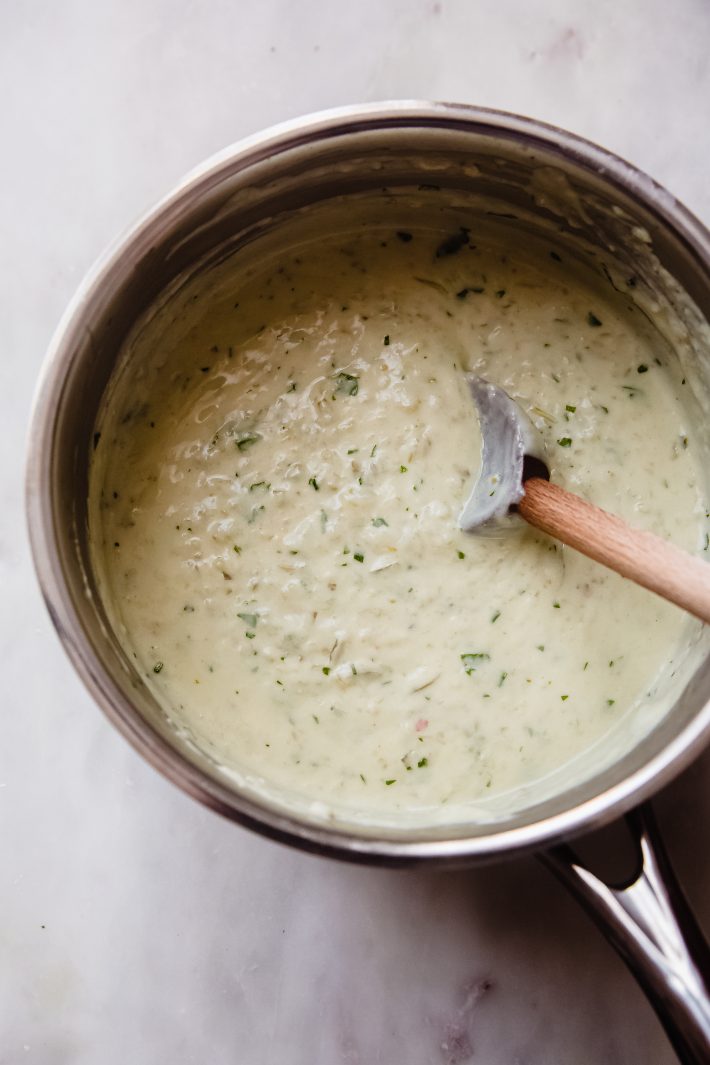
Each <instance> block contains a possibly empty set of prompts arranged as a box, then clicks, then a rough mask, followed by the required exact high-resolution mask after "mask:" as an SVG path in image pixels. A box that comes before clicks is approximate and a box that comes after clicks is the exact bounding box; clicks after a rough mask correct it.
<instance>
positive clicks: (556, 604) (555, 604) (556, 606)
mask: <svg viewBox="0 0 710 1065" xmlns="http://www.w3.org/2000/svg"><path fill="white" fill-rule="evenodd" d="M552 605H553V607H554V608H555V610H559V609H560V604H559V603H557V602H555V603H553V604H552Z"/></svg>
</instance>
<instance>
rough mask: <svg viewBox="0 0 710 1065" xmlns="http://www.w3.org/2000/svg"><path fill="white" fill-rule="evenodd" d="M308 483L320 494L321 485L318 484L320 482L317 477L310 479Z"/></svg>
mask: <svg viewBox="0 0 710 1065" xmlns="http://www.w3.org/2000/svg"><path fill="white" fill-rule="evenodd" d="M308 483H309V485H310V486H311V488H313V489H314V490H315V491H316V492H320V485H319V484H318V481H317V480H316V479H315V477H309V478H308Z"/></svg>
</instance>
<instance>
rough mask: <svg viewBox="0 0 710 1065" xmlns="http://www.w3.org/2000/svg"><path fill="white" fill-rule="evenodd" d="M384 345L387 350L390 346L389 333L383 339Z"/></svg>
mask: <svg viewBox="0 0 710 1065" xmlns="http://www.w3.org/2000/svg"><path fill="white" fill-rule="evenodd" d="M384 345H385V347H386V348H388V347H389V346H390V335H389V333H388V334H387V336H386V337H385V339H384Z"/></svg>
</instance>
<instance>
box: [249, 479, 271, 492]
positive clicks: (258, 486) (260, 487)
mask: <svg viewBox="0 0 710 1065" xmlns="http://www.w3.org/2000/svg"><path fill="white" fill-rule="evenodd" d="M270 488H271V485H270V484H269V482H268V481H254V483H253V484H250V485H249V491H250V492H260V491H263V492H268V490H269V489H270Z"/></svg>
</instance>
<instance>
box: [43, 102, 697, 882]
mask: <svg viewBox="0 0 710 1065" xmlns="http://www.w3.org/2000/svg"><path fill="white" fill-rule="evenodd" d="M393 126H396V127H397V128H404V127H410V128H417V127H428V128H454V129H456V128H459V129H461V130H472V129H477V130H479V131H481V130H482V131H484V132H488V133H491V134H495V133H500V134H501V135H507V136H517V137H519V138H522V139H526V140H527V141H529V142H530V143H531V144H534V143H537V144H539V145H541V146H543V147H544V148H547V149H548V150H549V149H550V148H553V149H556V150H557V151H559V152H560V153H562V154H564V155H565V156H566V157H567V158H569V159H571V160H573V161H576V162H577V163H579V164H580V165H582V166H583V167H584V168H585V169H587V170H591V171H592V172H596V173H597V174H599V175H601V176H602V177H603V179H604V180H605V181H606V182H607V183H608V184H610V185H613V186H616V187H617V188H619V189H620V190H621V191H623V192H625V193H626V194H627V195H630V196H632V197H634V198H636V199H639V200H641V201H642V202H643V204H644V206H645V207H646V209H648V210H650V211H651V212H652V213H654V214H655V215H656V216H657V217H658V218H659V220H660V221H661V223H662V224H664V225H665V226H666V227H667V228H670V229H671V230H672V231H673V232H674V234H675V235H676V236H677V238H678V239H679V240H680V241H681V242H682V243H683V244H684V245H685V247H686V249H687V250H689V252H690V254H691V255H693V256H694V257H695V258H696V259H697V260H698V261H699V262H700V263H701V265H702V267H703V270H704V271H705V272H706V273H707V274H708V275H709V277H710V233H708V231H707V229H706V228H705V227H704V226H703V225H702V223H701V222H700V221H699V220H698V219H697V218H695V217H694V216H693V215H692V214H691V213H690V212H689V211H688V210H687V209H686V208H685V207H684V206H683V205H682V204H680V203H679V202H678V201H677V200H676V199H675V198H674V197H673V196H672V195H671V194H670V193H669V192H667V191H666V190H665V189H664V188H663V187H662V186H660V185H658V184H657V183H656V182H655V181H653V180H652V179H651V178H650V177H648V176H647V175H646V174H644V173H642V172H641V171H639V170H638V169H636V168H635V167H633V166H631V165H630V164H629V163H627V162H625V161H624V160H623V159H620V158H619V157H618V156H615V155H613V154H611V153H610V152H608V151H606V150H604V149H602V148H600V147H598V146H597V145H595V144H592V143H591V142H589V141H586V140H584V139H583V138H581V137H579V136H577V135H575V134H572V133H569V132H567V131H565V130H562V129H560V128H558V127H556V126H552V125H548V124H546V123H543V122H539V121H537V120H535V119H531V118H526V117H523V116H520V115H515V114H510V113H508V112H504V111H496V110H492V109H489V108H480V107H475V106H472V105H464V104H446V103H428V102H420V101H408V100H405V101H393V102H385V103H379V104H367V105H357V106H349V107H341V108H336V109H333V110H329V111H321V112H318V113H316V114H313V115H307V116H305V117H303V118H298V119H294V120H291V121H289V122H285V123H282V124H280V125H278V126H274V127H271V128H270V129H267V130H266V131H264V132H262V133H258V134H255V135H253V136H250V137H247V138H245V139H243V140H241V141H239V142H237V143H236V144H234V145H232V146H230V147H228V148H226V149H224V150H223V151H221V152H218V153H217V154H216V155H213V156H212V157H211V158H209V159H208V160H206V161H205V162H204V163H203V164H201V165H200V166H199V167H197V168H196V169H194V170H193V171H191V173H189V174H188V175H187V176H186V177H185V178H184V179H183V180H182V181H181V182H180V183H179V184H178V185H177V187H176V188H175V189H174V191H172V192H171V193H170V194H169V195H167V196H166V197H164V198H163V199H162V200H160V201H159V202H158V203H157V205H156V206H155V207H153V208H152V209H151V210H149V211H148V212H147V213H146V214H144V215H143V217H142V218H140V219H139V221H138V222H137V223H136V224H135V225H134V226H133V227H131V228H130V229H129V230H128V231H127V232H126V233H125V234H124V235H123V236H121V237H119V238H118V239H117V240H115V241H114V242H113V244H112V245H110V247H109V248H108V249H107V250H106V252H105V253H104V254H103V255H102V256H101V257H100V258H99V259H98V261H97V262H96V264H95V265H94V267H93V268H92V269H91V271H90V272H89V274H88V275H87V276H86V278H85V279H84V281H83V282H82V284H81V285H80V286H79V289H78V291H77V292H76V294H75V296H74V298H73V300H72V301H71V303H70V304H69V306H68V308H67V310H66V312H65V314H64V316H63V317H62V319H61V321H60V323H59V326H58V328H57V330H56V333H55V335H54V338H53V340H52V342H51V345H50V348H49V351H48V354H47V357H46V359H45V362H44V365H43V368H42V371H41V374H40V379H39V382H38V386H37V390H36V394H35V400H34V405H33V411H32V417H31V425H30V435H29V449H28V459H27V471H26V492H27V519H28V526H29V534H30V542H31V547H32V554H33V558H34V564H35V569H36V572H37V576H38V579H39V584H40V588H41V591H42V595H43V597H44V600H45V603H46V605H47V608H48V610H49V613H50V616H51V618H52V621H53V623H54V626H55V628H56V630H57V632H58V635H59V637H60V639H61V641H62V643H63V645H64V648H65V650H66V652H67V654H68V655H69V658H70V659H71V661H72V663H73V665H74V667H75V669H76V671H77V673H78V674H79V676H80V678H81V679H82V681H83V682H84V684H85V686H86V687H87V688H88V690H89V692H90V694H91V695H92V696H93V698H94V699H95V701H96V702H97V703H98V704H99V706H100V707H101V708H102V709H103V711H104V712H105V713H106V715H107V716H108V718H109V719H110V720H111V722H112V723H113V725H114V726H115V727H116V728H117V729H118V730H119V732H121V733H122V734H123V736H124V737H125V738H126V739H127V740H128V741H129V743H130V744H131V745H132V746H133V747H134V748H135V749H136V750H137V751H138V753H139V754H141V755H142V756H143V757H144V758H145V759H146V760H147V761H148V762H149V763H150V764H151V765H153V766H154V768H156V769H157V770H158V771H159V772H161V773H162V774H163V775H164V776H166V777H167V778H168V779H169V780H171V781H172V782H173V783H174V784H176V785H177V786H178V787H180V788H181V789H182V790H183V791H185V792H187V794H189V795H191V796H192V797H193V798H195V799H197V800H199V801H200V802H202V803H203V804H205V805H207V806H209V807H210V808H212V809H213V810H215V811H217V812H218V813H220V814H222V815H224V816H226V817H227V818H229V819H231V820H234V821H237V822H239V823H241V824H243V825H245V826H247V827H249V828H252V829H255V830H256V831H258V832H260V833H261V834H263V835H266V836H269V837H271V838H273V839H277V840H280V841H282V842H286V843H290V844H293V845H296V846H298V847H300V848H301V849H305V850H309V851H313V852H316V853H319V854H324V855H329V856H333V857H339V858H343V859H347V860H352V861H364V862H370V863H378V864H386V865H413V864H419V863H422V862H432V861H434V862H436V863H437V864H442V865H449V866H451V865H457V864H468V863H473V862H477V861H492V860H495V859H496V858H498V857H502V856H503V855H511V854H514V853H520V852H523V851H529V850H534V849H539V848H541V847H543V846H545V845H548V844H550V843H551V842H553V841H558V840H561V839H567V838H569V837H571V836H573V835H577V834H579V833H580V832H582V831H584V830H586V829H590V828H594V827H597V826H599V825H601V824H604V823H606V822H607V821H610V820H612V819H613V818H615V817H617V816H618V815H620V814H621V813H623V812H625V811H626V810H628V809H629V808H631V807H632V806H633V805H636V804H637V803H638V802H640V801H641V800H642V799H644V798H646V797H648V796H649V795H650V794H651V793H652V792H654V791H656V790H658V789H659V788H660V787H661V786H662V785H663V784H665V783H667V782H668V781H670V780H671V779H672V778H673V777H674V776H676V775H677V774H678V773H679V772H680V771H681V770H682V769H683V768H685V767H686V766H687V765H688V764H689V763H690V762H691V761H692V760H693V759H694V758H695V757H696V756H697V755H698V754H699V753H700V751H701V750H702V748H703V746H704V745H705V743H706V742H707V740H708V739H709V738H710V702H709V703H706V704H705V705H704V706H703V707H702V708H701V709H700V710H699V711H698V712H697V713H696V714H695V715H694V716H693V717H692V719H691V720H690V721H688V722H687V724H686V725H685V726H684V727H683V728H682V729H681V730H680V731H679V732H678V734H677V735H676V736H674V737H673V739H672V740H671V741H670V743H668V744H667V745H666V746H665V747H664V748H663V749H662V750H661V751H659V752H657V753H656V754H655V755H654V756H652V757H651V758H650V759H649V760H648V761H647V762H646V763H644V764H643V765H642V766H641V767H639V768H638V769H636V770H634V771H632V772H631V773H629V774H628V775H627V776H625V777H624V778H623V779H622V780H619V781H618V782H617V783H616V784H614V785H612V786H611V787H610V788H608V789H606V790H604V791H600V792H598V793H597V794H596V795H594V796H593V797H591V798H588V799H586V800H585V801H584V802H581V803H578V804H577V805H572V806H570V807H568V808H566V809H565V810H562V811H560V812H558V813H554V814H552V815H551V816H549V817H546V818H544V819H541V820H538V821H534V822H531V823H529V824H526V825H521V826H515V827H507V828H505V827H504V828H501V829H500V830H496V829H495V828H492V830H491V831H490V832H488V831H487V832H486V834H482V835H473V836H465V835H464V836H460V837H459V836H455V835H452V836H450V837H446V838H435V839H434V838H428V839H427V838H416V839H415V838H403V837H402V836H397V837H395V836H392V837H390V836H388V835H386V834H384V832H383V833H382V834H381V835H375V834H372V835H370V834H367V833H366V832H365V831H363V832H362V834H361V833H359V832H358V831H357V830H356V829H355V828H354V827H352V828H351V827H350V826H348V827H342V826H339V825H337V824H332V825H331V824H326V823H321V822H315V821H311V820H308V819H306V818H305V817H301V816H299V815H298V814H297V813H295V812H289V811H288V810H286V809H285V808H284V809H279V810H276V809H274V808H273V807H272V806H271V805H269V804H267V803H264V804H262V803H260V802H259V800H258V798H256V797H255V796H253V795H252V794H245V793H243V792H240V791H238V790H234V789H232V788H230V787H229V786H228V785H227V784H226V783H222V782H221V781H219V780H217V779H215V778H214V777H212V776H210V775H209V774H208V773H206V772H204V771H203V770H202V769H200V768H199V766H197V765H195V764H194V763H192V762H191V761H189V760H188V758H187V757H185V756H184V755H183V754H181V753H180V751H178V750H177V749H176V748H175V747H172V746H171V745H170V744H168V743H167V742H166V741H165V740H164V739H163V738H162V737H161V736H160V735H159V733H158V732H157V731H156V730H155V729H154V728H153V727H152V726H151V725H150V724H149V722H147V721H146V720H145V719H144V718H143V717H142V716H141V715H140V713H139V712H138V711H137V709H136V708H135V706H134V705H133V703H132V702H131V700H130V699H129V698H128V697H127V695H126V694H125V692H124V691H123V690H122V689H121V688H120V687H119V686H118V684H116V682H115V681H114V680H113V678H112V677H110V676H109V675H108V673H107V672H106V671H105V670H104V669H103V667H102V665H101V663H100V661H99V658H98V656H97V654H96V653H95V651H94V649H93V647H92V645H91V642H90V640H89V639H88V638H87V635H86V633H85V631H84V628H83V626H82V624H81V621H80V619H79V617H78V615H77V612H76V610H75V608H74V605H73V602H72V599H71V595H70V593H69V590H68V587H67V583H66V581H65V580H64V577H63V572H62V565H61V561H60V555H59V550H58V546H57V537H56V534H55V526H54V521H55V518H54V512H53V499H52V488H51V485H52V469H53V461H54V455H53V447H54V428H55V413H56V411H57V409H58V406H59V403H60V400H61V397H62V394H63V390H64V388H65V386H66V378H67V372H68V368H69V365H70V362H71V358H72V350H73V347H74V343H75V340H76V338H77V337H78V335H79V333H80V332H81V330H85V329H86V324H87V323H86V321H85V314H86V309H87V307H88V306H90V301H91V296H92V294H94V293H96V292H97V290H99V289H100V288H101V286H103V285H104V284H106V283H107V281H108V279H109V278H110V275H111V273H112V271H113V270H114V268H115V267H116V265H117V264H118V263H120V261H121V259H122V257H123V256H125V255H127V254H128V252H129V251H130V249H131V248H133V247H135V245H136V244H138V243H140V242H141V239H142V238H143V237H144V236H145V234H146V233H147V232H149V231H150V230H151V229H152V228H153V227H154V226H155V225H156V222H158V221H159V220H161V219H164V218H165V217H166V216H168V215H170V214H174V213H175V211H176V210H178V209H179V207H180V205H181V204H187V203H188V202H190V203H194V201H195V198H196V197H199V196H202V195H204V194H205V193H206V192H208V191H209V190H210V189H211V188H214V187H216V186H217V185H218V184H219V183H220V181H222V180H223V179H224V177H225V176H226V175H227V174H233V173H235V172H236V171H238V170H239V169H244V168H247V167H250V166H252V165H253V164H254V163H256V162H259V161H261V160H265V159H269V158H271V157H272V156H275V155H278V154H279V153H283V152H286V151H289V150H291V149H293V148H295V147H298V146H299V145H301V144H304V143H309V142H312V141H313V140H314V139H316V140H323V141H325V140H328V139H331V138H334V137H338V136H342V135H343V134H347V133H349V132H352V131H357V130H361V129H365V130H368V129H372V130H376V129H383V128H388V127H389V128H392V127H393ZM452 832H453V826H452ZM417 833H420V830H417Z"/></svg>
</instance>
